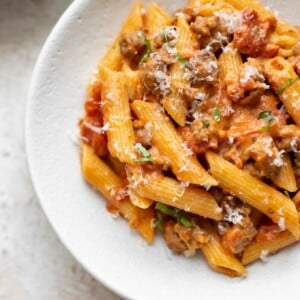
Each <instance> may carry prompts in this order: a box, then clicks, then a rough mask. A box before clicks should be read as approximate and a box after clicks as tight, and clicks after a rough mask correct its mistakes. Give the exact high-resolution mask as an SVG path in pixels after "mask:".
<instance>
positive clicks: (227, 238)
mask: <svg viewBox="0 0 300 300" xmlns="http://www.w3.org/2000/svg"><path fill="white" fill-rule="evenodd" d="M224 200H225V201H224V202H223V203H222V205H223V210H224V221H226V222H228V223H229V224H230V223H231V224H233V225H232V226H230V227H227V228H225V230H224V232H223V234H222V245H223V247H224V248H226V249H228V250H229V251H231V252H232V253H234V254H237V253H241V252H242V251H243V250H244V248H245V247H246V246H247V245H248V244H249V243H250V242H251V240H252V239H253V238H254V236H255V235H256V228H255V226H254V224H253V222H252V220H251V218H250V217H249V215H250V213H251V208H250V207H249V206H247V205H244V204H241V205H239V204H237V203H236V200H235V198H234V197H232V196H225V197H224Z"/></svg>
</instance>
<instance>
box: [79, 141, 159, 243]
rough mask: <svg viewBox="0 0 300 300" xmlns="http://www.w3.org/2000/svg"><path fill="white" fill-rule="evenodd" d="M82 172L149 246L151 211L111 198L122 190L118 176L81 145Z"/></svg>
mask: <svg viewBox="0 0 300 300" xmlns="http://www.w3.org/2000/svg"><path fill="white" fill-rule="evenodd" d="M81 164H82V172H83V176H84V178H85V180H86V181H87V182H88V183H89V184H90V185H92V186H93V187H94V188H95V189H96V190H97V191H99V192H100V193H101V194H103V195H104V196H105V198H106V199H107V200H108V201H109V202H110V203H111V204H112V205H113V206H114V207H116V208H117V209H118V211H119V212H120V214H121V215H122V216H123V217H124V218H125V219H126V220H128V222H129V225H130V227H132V228H136V229H137V230H138V231H139V232H140V234H141V235H142V236H143V237H144V238H145V239H146V241H147V242H148V243H149V244H151V243H152V241H153V236H154V229H153V226H152V224H153V219H154V211H153V209H148V210H143V209H140V208H138V207H136V206H134V205H133V204H131V202H130V201H129V200H128V199H127V200H125V201H119V200H117V199H115V198H114V197H113V196H114V194H115V193H116V191H117V190H118V189H122V188H124V184H123V183H122V181H121V179H120V177H119V176H117V175H116V174H115V173H114V172H113V171H112V170H111V169H110V168H109V167H108V166H107V165H106V164H105V163H104V162H103V161H102V160H101V159H100V158H99V157H97V156H96V155H95V154H94V153H93V150H92V149H91V147H89V146H87V145H85V144H84V145H82V159H81Z"/></svg>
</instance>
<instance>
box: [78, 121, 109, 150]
mask: <svg viewBox="0 0 300 300" xmlns="http://www.w3.org/2000/svg"><path fill="white" fill-rule="evenodd" d="M79 125H80V135H81V136H82V138H83V141H84V142H85V143H87V144H88V145H90V146H92V148H93V149H94V151H95V153H96V154H97V155H99V156H105V155H107V153H108V150H107V137H106V133H105V132H102V126H103V123H102V121H99V120H93V119H85V120H82V121H81V122H80V124H79Z"/></svg>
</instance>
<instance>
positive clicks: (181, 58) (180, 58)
mask: <svg viewBox="0 0 300 300" xmlns="http://www.w3.org/2000/svg"><path fill="white" fill-rule="evenodd" d="M163 36H164V43H165V44H167V45H168V47H169V48H170V49H172V51H173V53H174V55H175V56H176V58H177V59H178V60H179V61H180V63H181V65H182V66H183V67H184V68H187V67H188V61H187V60H186V59H185V58H184V57H183V56H182V55H181V54H180V53H178V50H177V49H176V48H175V47H174V46H172V45H171V43H170V41H169V37H168V33H167V31H166V29H165V28H164V29H163Z"/></svg>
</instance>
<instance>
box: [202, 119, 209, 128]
mask: <svg viewBox="0 0 300 300" xmlns="http://www.w3.org/2000/svg"><path fill="white" fill-rule="evenodd" d="M202 124H203V126H204V127H206V128H208V127H209V125H210V124H209V121H208V120H202Z"/></svg>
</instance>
